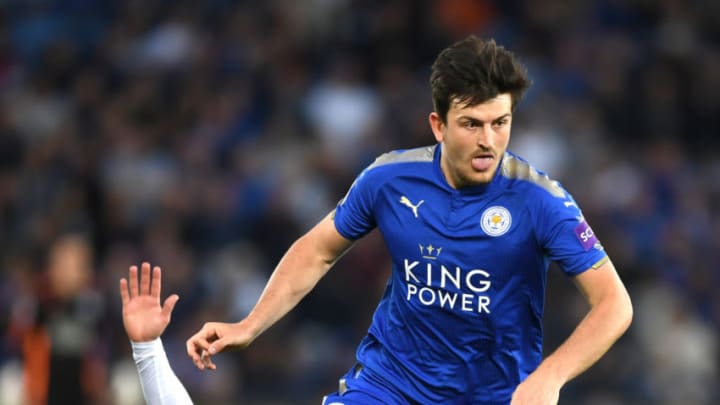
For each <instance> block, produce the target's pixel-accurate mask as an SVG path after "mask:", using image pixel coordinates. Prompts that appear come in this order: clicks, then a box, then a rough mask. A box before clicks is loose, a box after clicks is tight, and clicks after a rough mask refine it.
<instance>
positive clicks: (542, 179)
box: [502, 153, 565, 198]
mask: <svg viewBox="0 0 720 405" xmlns="http://www.w3.org/2000/svg"><path fill="white" fill-rule="evenodd" d="M502 174H503V176H505V177H507V178H509V179H518V180H525V181H529V182H531V183H533V184H536V185H538V186H540V187H542V188H543V189H544V190H545V191H547V192H548V193H550V194H552V195H553V196H555V197H558V198H565V191H564V190H563V189H562V187H560V184H559V183H558V182H557V181H556V180H552V179H551V178H549V177H548V176H547V175H546V174H540V172H538V171H537V170H536V169H535V168H534V167H532V166H530V164H528V163H527V162H524V161H522V160H519V159H517V158H515V157H514V156H512V155H510V154H508V153H506V154H505V158H504V159H503V163H502Z"/></svg>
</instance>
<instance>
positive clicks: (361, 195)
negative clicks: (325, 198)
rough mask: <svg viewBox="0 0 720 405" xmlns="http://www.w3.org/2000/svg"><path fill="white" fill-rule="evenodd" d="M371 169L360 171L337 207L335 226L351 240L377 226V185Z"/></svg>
mask: <svg viewBox="0 0 720 405" xmlns="http://www.w3.org/2000/svg"><path fill="white" fill-rule="evenodd" d="M369 170H370V169H365V170H364V171H363V172H362V173H360V175H359V176H358V177H357V178H356V179H355V182H353V184H352V186H350V190H349V191H348V192H347V194H346V195H345V197H344V198H343V199H342V200H340V202H338V205H337V207H336V208H335V217H334V221H335V228H336V229H337V231H338V232H339V233H340V234H341V235H342V236H344V237H346V238H348V239H351V240H354V239H359V238H361V237H363V236H365V235H367V234H368V233H369V232H370V231H372V230H373V229H374V228H375V226H376V222H375V215H374V213H373V209H372V207H373V205H374V199H375V194H376V193H375V190H374V187H376V186H377V185H376V184H373V181H372V179H371V177H372V176H369V175H368V171H369Z"/></svg>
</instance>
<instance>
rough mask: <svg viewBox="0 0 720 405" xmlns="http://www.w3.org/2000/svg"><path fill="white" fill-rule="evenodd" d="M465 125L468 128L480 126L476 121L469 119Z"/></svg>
mask: <svg viewBox="0 0 720 405" xmlns="http://www.w3.org/2000/svg"><path fill="white" fill-rule="evenodd" d="M463 126H464V127H465V128H467V129H475V128H478V127H479V126H480V125H478V123H477V122H476V121H467V122H465V124H464V125H463Z"/></svg>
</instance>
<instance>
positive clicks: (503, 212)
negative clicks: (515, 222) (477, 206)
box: [480, 205, 512, 236]
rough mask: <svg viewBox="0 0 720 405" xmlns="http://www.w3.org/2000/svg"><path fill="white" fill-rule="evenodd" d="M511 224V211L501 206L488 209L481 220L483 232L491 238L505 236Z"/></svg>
mask: <svg viewBox="0 0 720 405" xmlns="http://www.w3.org/2000/svg"><path fill="white" fill-rule="evenodd" d="M510 224H512V216H511V215H510V211H508V210H507V208H505V207H501V206H499V205H496V206H494V207H490V208H488V209H486V210H485V212H483V214H482V217H481V218H480V226H481V227H482V230H483V231H485V233H486V234H488V235H490V236H500V235H504V234H505V232H507V231H508V229H510Z"/></svg>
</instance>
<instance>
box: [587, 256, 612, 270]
mask: <svg viewBox="0 0 720 405" xmlns="http://www.w3.org/2000/svg"><path fill="white" fill-rule="evenodd" d="M608 260H610V258H609V257H608V256H605V257H603V258H602V259H600V260H598V261H597V262H595V264H593V265H592V266H591V267H592V268H593V269H594V270H597V269H599V268H600V266H602V265H603V264H605V263H607V262H608Z"/></svg>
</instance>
